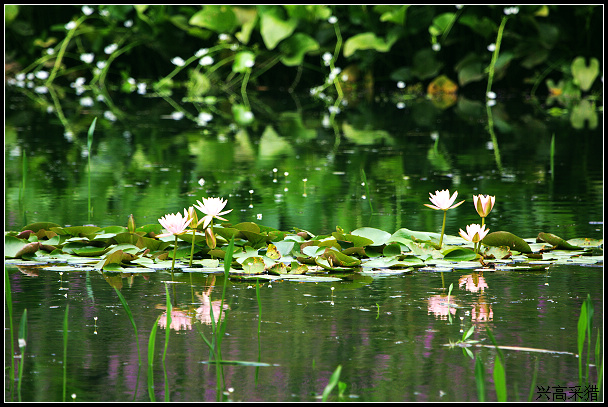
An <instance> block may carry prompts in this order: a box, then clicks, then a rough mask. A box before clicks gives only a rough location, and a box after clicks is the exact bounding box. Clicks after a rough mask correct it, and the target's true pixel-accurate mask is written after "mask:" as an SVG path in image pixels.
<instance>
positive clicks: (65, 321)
mask: <svg viewBox="0 0 608 407" xmlns="http://www.w3.org/2000/svg"><path fill="white" fill-rule="evenodd" d="M69 311H70V304H68V305H67V306H66V307H65V315H64V317H63V402H64V403H65V395H66V392H67V372H68V371H67V367H68V313H69Z"/></svg>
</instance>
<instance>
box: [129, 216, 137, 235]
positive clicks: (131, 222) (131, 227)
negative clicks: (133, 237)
mask: <svg viewBox="0 0 608 407" xmlns="http://www.w3.org/2000/svg"><path fill="white" fill-rule="evenodd" d="M127 229H128V230H129V233H135V218H134V217H133V214H130V215H129V220H128V222H127Z"/></svg>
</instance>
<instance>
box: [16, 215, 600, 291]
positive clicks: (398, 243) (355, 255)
mask: <svg viewBox="0 0 608 407" xmlns="http://www.w3.org/2000/svg"><path fill="white" fill-rule="evenodd" d="M129 229H131V230H129ZM161 229H162V228H161V225H160V224H151V225H145V226H141V227H138V228H135V227H134V224H132V225H130V227H129V228H127V227H123V226H108V227H103V228H102V227H98V226H71V227H62V226H60V225H57V224H54V223H49V222H39V223H33V224H29V225H27V226H25V227H24V228H23V229H22V230H21V231H20V232H7V233H6V234H5V259H8V260H5V262H6V263H17V264H29V265H37V266H41V267H43V268H50V269H51V270H53V269H57V267H61V268H62V269H63V267H66V265H67V266H68V267H67V269H68V270H69V269H72V270H74V269H75V270H82V269H83V268H85V269H88V270H98V271H100V272H121V273H141V272H155V271H156V270H163V269H164V270H168V269H171V268H172V264H175V269H176V271H181V272H203V273H221V272H222V271H223V267H220V261H221V260H223V259H224V256H225V250H224V249H225V247H226V246H227V245H228V242H229V241H230V240H231V239H232V238H234V242H235V250H234V253H233V257H232V264H231V269H230V274H231V277H233V278H247V277H251V276H255V277H256V278H281V279H285V280H287V279H301V278H302V277H304V276H315V277H317V279H311V280H309V281H323V279H319V276H323V275H327V274H331V276H327V277H331V279H332V280H335V279H336V277H343V276H344V275H353V273H362V274H366V275H372V276H373V275H382V274H391V273H409V272H413V271H416V270H419V271H449V270H453V269H458V268H482V269H485V268H491V269H492V270H518V271H519V270H528V271H529V270H546V269H547V267H548V266H549V265H551V264H560V263H566V264H597V263H603V250H602V247H603V242H602V241H601V240H594V239H572V240H568V241H566V240H564V239H562V238H561V237H558V236H556V235H553V234H550V233H539V235H538V237H537V238H536V239H535V240H534V239H527V240H528V241H526V240H524V239H522V238H520V237H518V236H515V235H514V234H512V233H509V232H506V231H498V232H493V233H489V234H487V235H486V236H485V238H484V239H483V240H482V241H481V243H483V245H484V246H485V247H484V251H482V252H480V253H477V252H476V250H475V247H474V243H472V242H466V241H464V240H463V239H462V238H461V237H458V236H450V235H444V236H443V245H442V246H440V245H439V241H440V239H441V236H440V235H439V234H437V233H429V232H420V231H412V230H409V229H406V228H401V229H399V230H397V231H396V232H394V233H389V232H386V231H383V230H380V229H376V228H370V227H363V228H359V229H356V230H352V231H345V230H343V229H341V228H340V227H337V228H336V231H335V232H333V233H331V234H326V235H314V234H312V233H310V232H308V231H305V230H300V229H294V230H292V231H280V230H277V229H274V228H270V227H266V226H262V225H258V224H256V223H253V222H243V223H239V224H235V225H232V224H230V223H224V224H222V225H217V226H213V231H214V233H215V235H216V242H215V244H216V246H215V247H214V248H211V247H210V246H209V245H208V244H207V240H206V238H205V235H204V234H203V233H200V232H201V231H196V232H198V233H194V234H190V233H184V234H181V235H178V238H179V239H178V240H176V241H175V242H174V241H173V236H166V237H160V238H159V237H157V236H158V235H160V234H161V232H162V230H161ZM193 243H194V245H193ZM192 247H194V250H192ZM191 253H194V259H193V261H192V265H191V266H188V263H189V260H190V255H191ZM174 260H177V261H176V262H174ZM273 276H274V277H273ZM298 276H299V277H298ZM302 281H307V280H302Z"/></svg>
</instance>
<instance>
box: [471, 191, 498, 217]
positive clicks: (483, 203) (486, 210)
mask: <svg viewBox="0 0 608 407" xmlns="http://www.w3.org/2000/svg"><path fill="white" fill-rule="evenodd" d="M495 200H496V197H495V196H489V195H481V194H480V195H473V203H474V204H475V209H476V210H477V213H478V214H479V216H481V217H482V218H485V217H486V216H488V215H489V214H490V212H491V211H492V208H493V207H494V201H495Z"/></svg>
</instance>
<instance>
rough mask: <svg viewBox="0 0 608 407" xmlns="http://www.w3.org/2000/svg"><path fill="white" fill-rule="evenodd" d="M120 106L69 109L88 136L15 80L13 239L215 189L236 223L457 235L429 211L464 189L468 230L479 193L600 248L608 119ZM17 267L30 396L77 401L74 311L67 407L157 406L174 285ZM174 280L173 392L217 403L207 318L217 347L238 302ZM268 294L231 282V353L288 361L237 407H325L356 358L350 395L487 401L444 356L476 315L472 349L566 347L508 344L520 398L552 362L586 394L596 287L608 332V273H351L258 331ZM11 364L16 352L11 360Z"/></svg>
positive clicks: (131, 102)
mask: <svg viewBox="0 0 608 407" xmlns="http://www.w3.org/2000/svg"><path fill="white" fill-rule="evenodd" d="M65 103H66V104H67V103H68V101H67V99H66V101H65ZM116 103H117V105H119V106H121V108H123V109H124V111H125V112H126V117H125V119H124V120H119V121H111V120H107V119H106V118H105V117H104V112H103V109H104V108H103V107H100V106H97V105H96V106H94V107H92V108H86V109H85V108H83V107H82V106H80V105H79V104H78V102H77V101H76V102H74V103H73V105H71V108H70V109H71V110H70V109H67V108H66V107H65V106H64V111H65V116H66V118H67V119H66V120H68V122H69V125H70V126H71V127H70V128H71V129H72V130H73V132H71V133H70V132H67V131H66V128H65V127H64V123H62V122H60V121H59V119H58V118H57V116H56V115H55V113H54V111H56V110H54V109H49V108H50V107H52V106H36V105H34V104H32V103H31V102H30V101H29V99H28V98H27V97H25V96H23V95H21V94H19V93H17V92H13V91H11V90H10V89H9V93H8V94H7V107H6V123H5V229H6V230H20V229H21V228H22V227H23V226H25V225H27V224H28V223H31V222H38V221H50V222H55V223H58V224H60V225H82V224H95V225H98V226H102V227H103V226H109V225H117V224H118V225H126V222H127V217H128V215H129V214H134V216H135V219H136V222H137V225H138V226H139V225H143V224H148V223H157V219H158V218H160V217H161V216H163V215H164V214H166V213H174V212H182V211H183V208H185V207H188V206H191V205H192V204H193V203H195V202H196V200H200V199H201V198H202V197H206V196H220V197H223V198H226V199H228V207H227V208H229V209H233V211H232V212H231V213H230V214H228V215H227V218H228V219H229V221H230V222H232V223H238V222H243V221H253V222H257V223H259V224H261V225H265V226H270V227H275V228H278V229H281V230H291V229H292V228H301V229H306V230H309V231H311V232H312V233H313V234H324V233H331V232H332V231H334V230H335V228H336V226H340V227H342V228H344V229H345V230H354V229H356V228H359V227H363V226H370V227H376V228H380V229H383V230H385V231H388V232H390V233H393V232H394V231H396V230H398V229H399V228H402V227H406V228H408V229H411V230H422V231H433V232H438V231H439V230H440V229H441V222H442V214H441V213H438V211H433V210H431V209H428V208H426V207H425V206H423V204H424V203H428V202H429V201H428V194H429V192H434V191H436V190H440V189H445V188H449V189H450V190H451V191H455V190H457V191H458V193H459V198H461V199H466V200H467V202H466V203H465V204H463V205H461V206H459V207H458V208H456V209H454V210H451V211H450V212H449V215H448V217H447V224H446V233H448V234H450V235H457V234H458V229H459V228H464V227H465V226H466V225H467V224H469V223H473V222H479V217H478V216H477V214H476V212H475V211H474V209H473V207H472V195H473V194H479V193H482V194H489V195H495V196H496V205H495V207H494V209H493V211H492V213H491V214H490V216H489V217H488V218H487V219H486V223H487V224H488V225H489V228H490V230H492V231H496V230H507V231H510V232H512V233H515V234H516V235H518V236H521V237H524V238H533V237H535V236H536V235H537V234H538V233H539V232H550V233H554V234H556V235H559V236H561V237H563V238H565V239H572V238H577V237H589V238H597V239H599V238H602V237H603V136H602V129H601V128H596V129H587V128H585V129H580V130H575V129H572V128H571V126H570V125H569V123H568V120H567V118H563V117H562V118H550V117H547V116H546V115H545V114H543V113H542V112H539V110H538V109H537V107H535V106H533V105H530V104H528V103H525V102H524V103H522V102H521V101H508V100H505V101H503V100H498V104H497V105H496V106H495V107H494V108H493V109H492V111H493V112H494V115H495V118H494V119H495V122H497V123H499V124H500V125H497V126H496V140H495V142H492V138H491V136H490V134H489V133H488V130H487V127H486V126H485V123H486V120H487V118H486V117H485V108H484V106H483V104H482V103H480V102H476V101H471V100H466V99H465V98H464V97H460V98H459V101H458V103H457V104H456V105H455V106H453V107H451V108H449V109H447V110H445V111H444V110H439V109H437V108H434V107H433V106H432V105H431V104H430V102H428V101H426V100H423V101H411V102H408V103H407V104H406V107H405V108H404V109H399V108H397V107H395V105H394V104H391V103H388V102H386V101H380V102H377V103H365V102H363V101H361V102H360V103H359V104H358V105H356V106H351V107H350V108H349V109H347V110H345V111H344V112H343V113H342V114H340V115H339V116H337V123H336V124H337V126H336V127H335V128H334V127H332V126H328V125H327V124H326V123H325V121H324V116H325V113H324V112H323V111H320V110H319V109H311V108H307V107H306V104H305V103H300V104H297V103H294V101H293V100H291V99H289V98H285V97H283V98H282V99H281V98H279V99H275V100H274V103H269V105H268V107H269V109H267V110H270V113H268V114H266V116H264V114H261V113H260V111H256V117H257V118H258V120H259V123H257V124H256V125H254V126H250V127H248V128H241V129H239V128H235V127H234V126H232V125H231V123H229V122H222V121H221V120H220V115H216V116H215V119H214V123H215V124H214V126H210V127H208V128H200V127H197V126H196V125H194V124H193V123H192V122H190V121H187V120H173V119H171V114H172V113H173V112H174V108H173V107H172V106H171V105H170V104H168V103H167V102H166V101H165V100H161V99H160V98H149V97H145V98H144V97H139V96H129V97H125V99H124V100H122V101H116ZM178 104H179V103H178ZM174 105H175V104H174ZM302 106H303V107H302ZM471 106H473V107H474V109H471ZM475 112H478V114H475ZM479 112H481V114H479ZM94 117H98V118H99V119H98V123H97V127H96V131H95V137H94V141H93V148H92V151H91V154H90V158H91V168H92V173H91V184H92V194H91V195H92V196H91V198H92V206H93V213H92V215H90V216H89V215H88V211H87V205H88V180H89V178H88V167H87V163H88V150H87V143H86V131H87V129H88V127H89V125H90V123H91V121H92V120H93V118H94ZM216 121H217V123H216ZM600 122H601V120H600ZM335 129H337V131H336V130H335ZM553 135H555V153H554V155H553V162H552V160H551V157H552V156H551V153H550V151H551V140H552V137H553ZM24 155H25V157H26V160H25V167H24V161H23V156H24ZM24 168H25V171H24ZM24 173H25V177H23V174H24ZM364 177H365V178H364ZM201 179H202V180H204V183H203V185H201V183H200V182H201ZM364 179H366V180H367V184H365V183H364V182H363V181H364ZM7 269H8V273H9V279H10V283H11V288H12V298H13V302H14V325H15V327H16V326H18V321H19V318H20V317H21V314H22V312H23V310H24V309H25V308H27V310H28V314H27V315H28V341H27V349H26V359H25V371H24V374H23V381H24V382H23V388H22V395H23V399H24V401H60V400H61V397H62V375H63V370H62V360H63V347H62V322H63V317H64V312H65V309H66V306H67V305H68V304H69V331H70V332H69V341H70V342H69V355H68V361H67V378H68V386H67V391H68V397H69V396H70V395H71V394H75V395H76V400H77V401H131V400H133V399H135V400H137V401H148V400H149V397H148V394H147V349H148V339H149V335H150V330H151V329H152V326H153V325H154V323H155V321H156V319H157V318H158V316H159V315H162V314H163V312H164V311H163V307H164V304H165V301H166V298H165V283H164V282H165V281H167V280H171V275H170V274H168V273H166V272H162V271H159V272H155V273H151V274H149V275H142V274H137V275H134V276H126V275H124V276H118V275H116V274H112V273H105V274H104V275H101V274H99V273H97V272H96V271H91V272H89V274H87V273H86V272H84V271H83V272H69V273H64V274H63V275H61V276H60V275H59V274H58V273H57V272H56V271H48V270H46V271H45V270H40V269H36V268H29V267H20V268H16V267H14V266H8V267H7ZM174 279H175V281H174V283H171V284H170V287H171V295H172V300H173V301H174V307H175V309H176V310H177V313H176V314H175V315H174V319H175V320H177V321H179V325H178V327H179V328H180V329H179V330H171V335H170V341H169V345H168V354H167V358H166V372H167V377H168V382H167V384H168V389H169V394H170V399H171V400H172V401H215V400H216V399H217V395H216V371H215V366H210V365H207V364H204V363H202V362H205V361H208V360H209V350H208V349H207V347H206V345H205V343H204V341H203V340H202V339H201V337H200V335H199V333H198V331H197V329H196V327H197V326H199V327H200V328H201V330H202V331H203V332H204V333H205V335H206V336H210V335H211V328H210V326H209V325H207V324H206V323H205V321H206V317H205V315H207V312H206V311H207V310H208V309H209V306H211V305H212V304H216V303H215V302H214V301H217V300H218V299H219V296H220V293H221V287H222V281H223V277H222V276H217V277H214V276H208V275H204V274H200V273H190V274H182V273H176V274H175V276H174ZM450 284H453V285H454V290H453V292H452V296H451V302H452V303H455V304H456V305H457V307H452V308H448V307H446V306H445V302H446V301H447V287H449V285H450ZM113 286H117V287H120V290H121V292H122V293H123V295H124V296H125V298H126V300H127V302H128V304H129V306H130V308H131V310H132V312H133V315H134V318H135V322H136V325H137V328H138V333H139V344H140V351H141V355H142V367H141V369H140V371H139V380H138V368H137V361H138V358H137V346H136V340H135V335H134V331H133V327H132V325H131V323H130V321H129V319H128V317H127V315H126V313H125V311H124V309H123V308H122V305H121V303H120V302H119V300H118V298H117V296H116V293H115V292H114V290H113V289H112V288H111V287H113ZM252 286H253V283H252V282H237V281H230V282H229V284H228V288H227V298H228V302H229V305H230V310H229V313H228V316H227V327H226V335H225V337H224V339H223V343H222V353H223V356H224V358H225V359H229V360H240V361H252V362H257V361H260V362H264V363H268V364H270V366H263V367H258V368H256V367H250V366H231V365H226V366H224V367H223V373H224V377H225V379H226V384H227V387H228V388H230V389H232V391H231V392H230V393H229V395H228V398H229V399H231V400H234V401H314V400H317V399H318V396H319V395H320V394H321V393H322V391H323V389H324V387H325V385H326V384H327V382H328V380H329V377H330V376H331V374H332V373H333V372H334V370H335V369H336V367H337V366H338V365H341V366H342V374H341V376H340V380H341V381H343V382H345V383H346V384H347V390H346V393H347V395H348V400H353V401H477V390H476V386H475V379H474V361H473V360H472V359H470V358H469V357H467V356H465V355H464V354H463V351H462V349H460V348H450V347H448V346H444V345H446V344H448V343H449V342H450V341H452V342H455V341H457V340H458V339H460V338H461V337H462V333H463V332H466V331H467V330H468V329H469V327H470V326H471V324H474V325H475V326H476V331H475V333H474V334H473V338H474V339H476V340H479V341H481V342H480V343H481V344H483V345H487V344H489V339H488V336H487V334H486V331H485V330H486V328H490V329H492V331H493V332H494V335H495V337H496V340H497V341H498V344H499V345H502V346H516V347H527V348H534V349H546V350H550V351H554V352H566V353H542V352H539V351H533V350H527V351H521V350H519V351H518V350H504V351H503V352H504V354H505V357H506V371H507V384H508V395H509V400H522V401H523V400H526V399H527V397H528V392H529V386H530V382H531V377H532V373H533V371H534V366H535V363H537V362H538V378H537V385H540V386H545V388H546V387H547V386H574V385H576V384H578V360H577V359H576V357H575V356H573V355H571V354H568V353H567V352H571V353H575V352H576V351H577V343H576V325H577V321H578V315H579V313H580V307H581V303H582V301H583V300H584V299H585V298H586V296H587V294H590V295H591V298H592V300H593V303H594V306H595V314H594V325H595V326H597V327H599V328H600V331H601V332H602V333H603V265H600V266H594V267H582V266H552V267H551V268H550V269H549V270H548V271H547V272H536V273H532V272H500V271H497V272H494V273H489V272H486V273H485V274H484V275H483V276H478V275H476V274H475V273H474V272H473V271H472V270H459V269H456V271H452V272H446V273H443V274H442V273H437V272H433V273H425V272H416V273H413V274H397V275H389V276H382V277H378V276H374V277H373V278H372V277H369V276H367V277H366V276H362V275H355V278H354V279H353V281H343V282H339V283H317V284H315V283H296V282H289V281H280V282H278V281H277V282H273V283H267V282H266V283H264V285H263V287H261V290H260V293H261V300H262V308H261V309H262V311H261V333H260V336H259V338H258V334H257V328H258V323H259V321H260V317H259V308H258V304H257V300H256V292H255V289H254V288H253V287H252ZM332 287H334V290H333V291H332V290H331V288H332ZM332 293H333V295H332ZM215 306H217V304H216V305H215ZM448 310H450V311H448ZM197 311H198V312H197ZM449 312H451V313H450V314H449V315H448V313H449ZM197 315H198V317H197ZM95 318H97V320H95ZM164 334H165V330H164V329H160V330H159V332H158V333H157V336H158V338H157V343H156V354H155V371H154V375H155V376H154V382H155V394H156V398H157V400H163V399H164V392H165V390H164V389H165V381H164V374H163V369H162V362H161V360H162V348H163V346H164ZM7 339H8V337H7ZM13 339H14V340H15V341H16V334H15V335H14V337H13ZM594 340H595V337H594ZM471 350H472V352H473V353H474V354H475V355H476V356H478V357H481V358H482V360H483V363H484V367H485V372H486V379H487V381H488V382H489V383H490V384H489V385H488V386H487V398H488V399H489V400H494V399H495V395H494V393H493V385H492V384H491V382H492V369H493V365H494V363H493V362H494V359H495V357H496V351H495V350H494V349H493V348H486V347H475V348H471ZM9 352H10V350H9V348H8V346H6V347H5V355H6V356H8V355H9ZM591 370H592V376H593V378H594V377H595V376H594V375H595V371H594V369H593V368H592V369H591ZM7 380H8V379H6V378H5V383H6V381H7ZM7 388H8V386H7ZM136 389H137V391H136ZM334 392H335V390H334ZM534 397H536V394H535V396H534Z"/></svg>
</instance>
